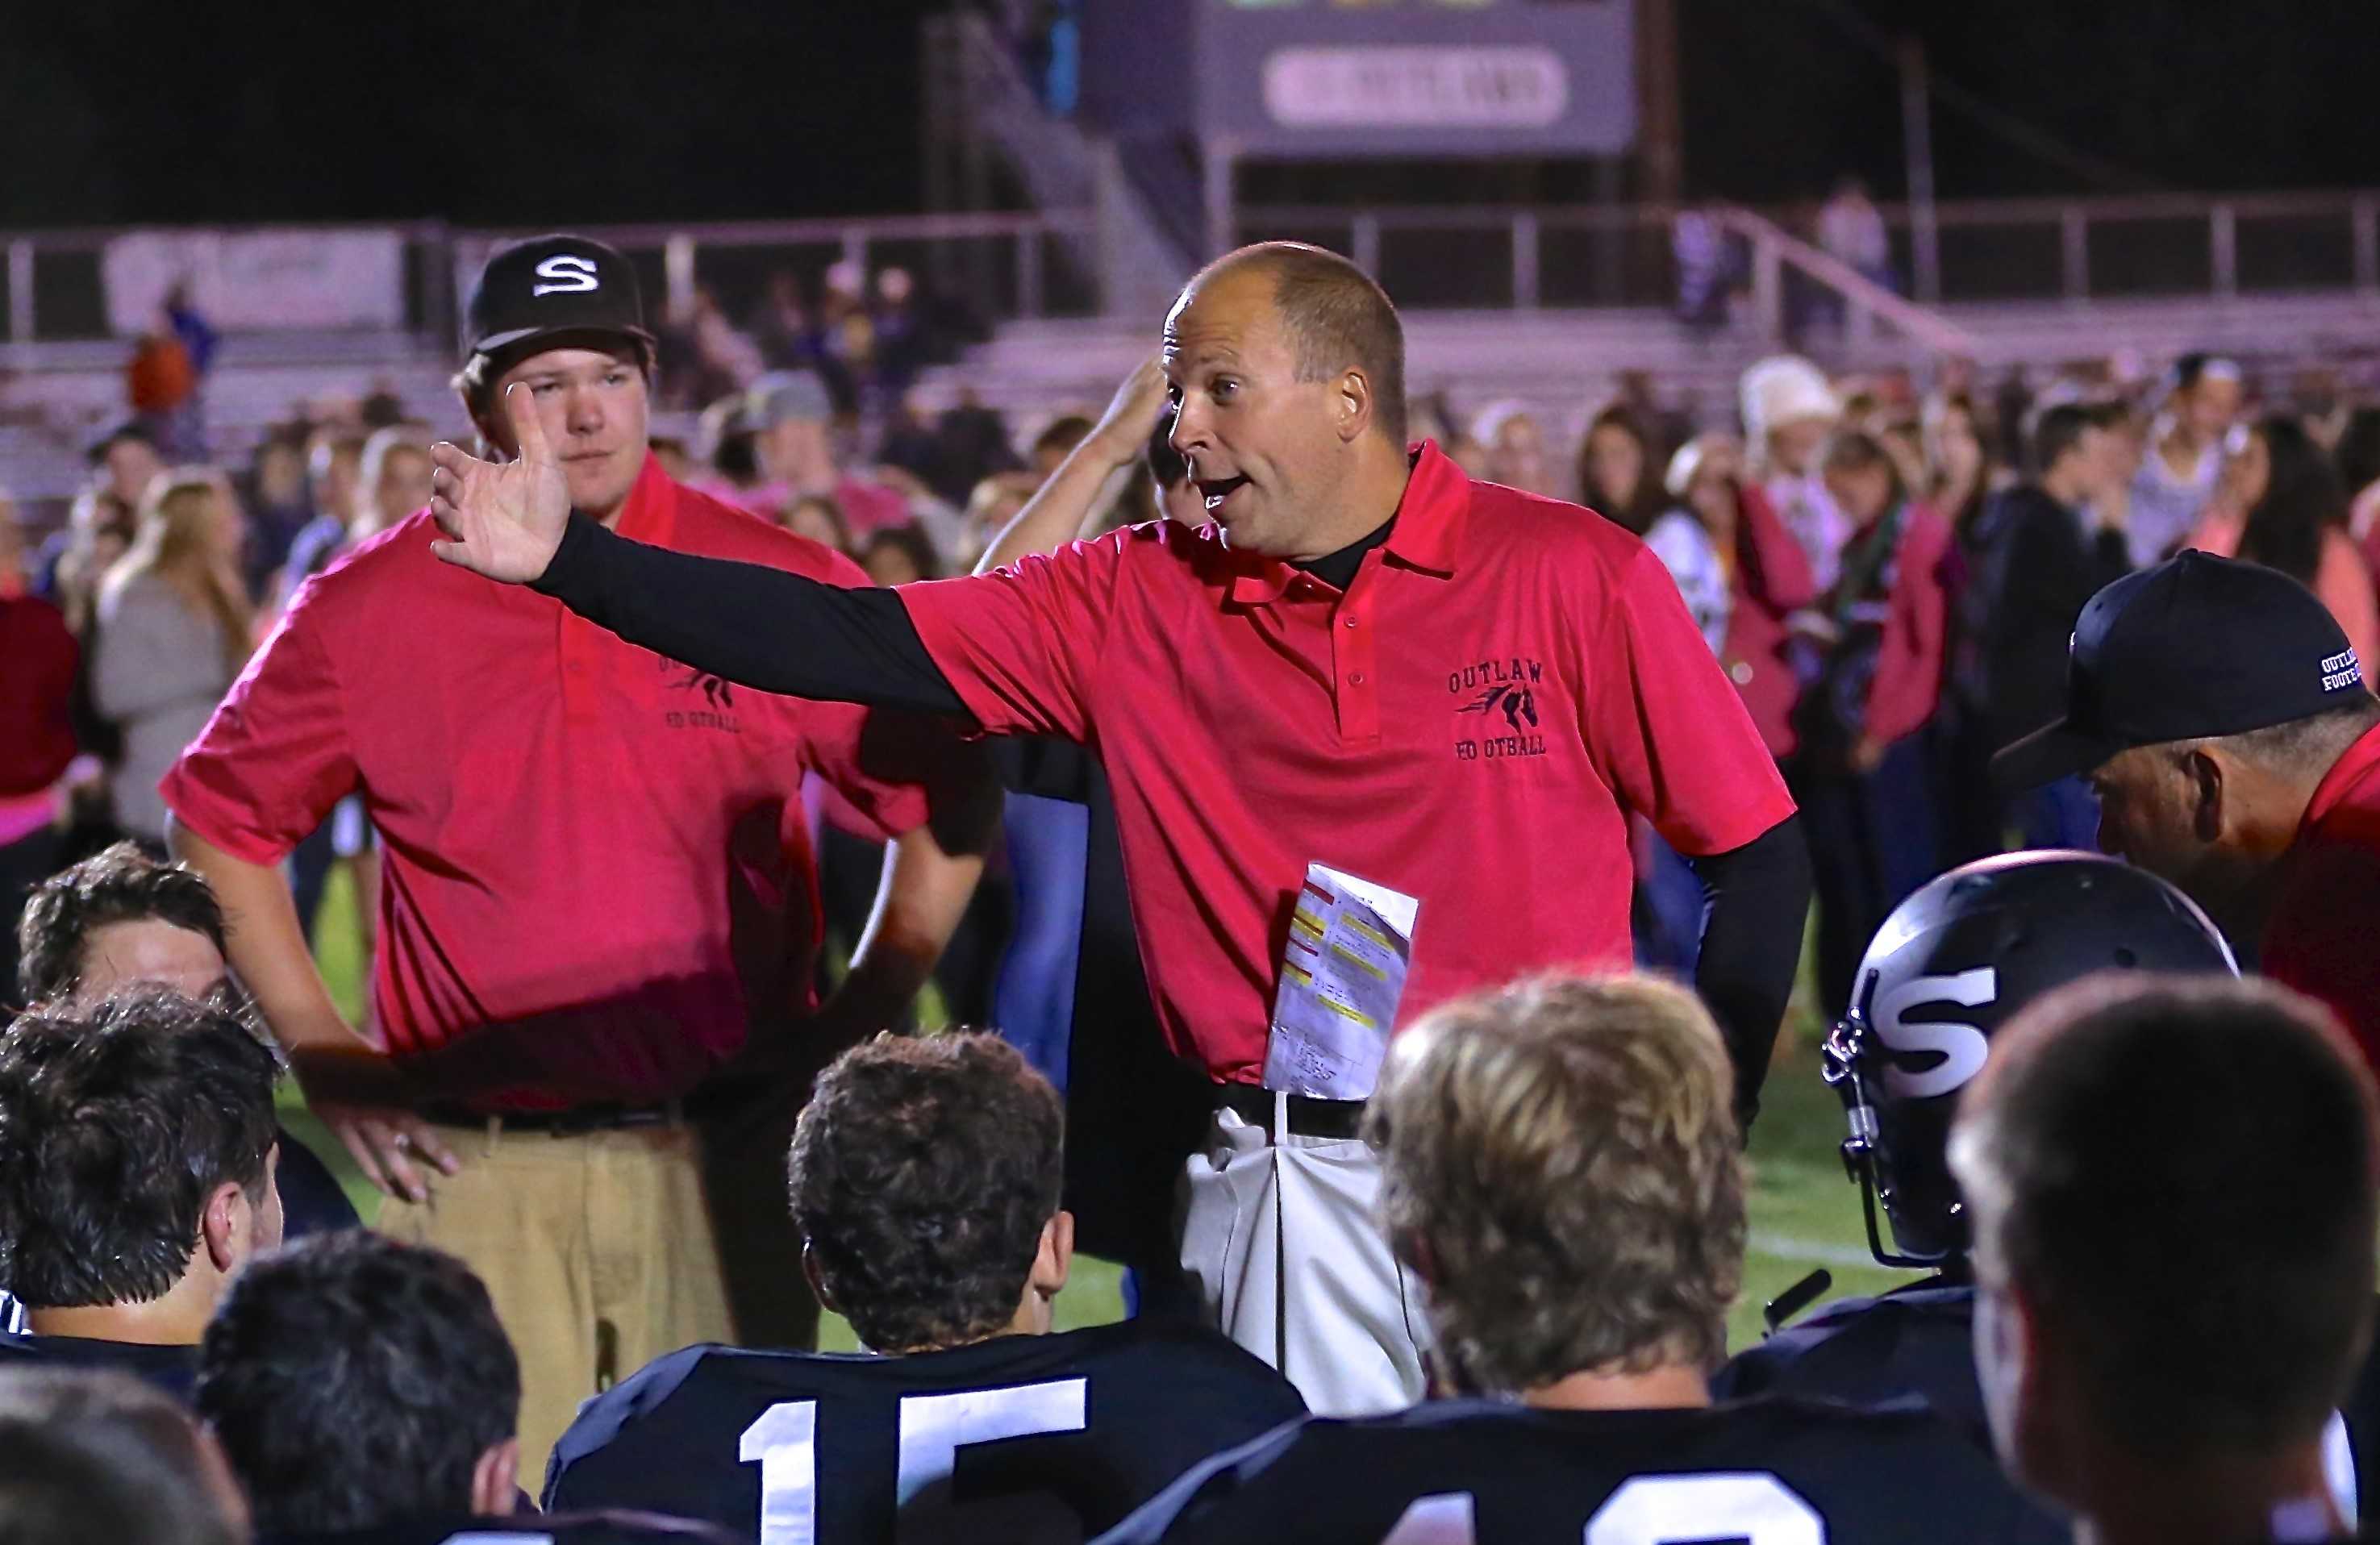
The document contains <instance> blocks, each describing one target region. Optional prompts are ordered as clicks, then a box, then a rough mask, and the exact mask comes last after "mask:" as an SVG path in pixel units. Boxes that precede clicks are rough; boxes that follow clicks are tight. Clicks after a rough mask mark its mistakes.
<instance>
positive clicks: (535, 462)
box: [430, 385, 570, 585]
mask: <svg viewBox="0 0 2380 1545" xmlns="http://www.w3.org/2000/svg"><path fill="white" fill-rule="evenodd" d="M504 416H505V418H506V419H507V420H509V421H510V422H511V424H512V428H513V443H514V444H516V445H517V446H519V447H520V454H519V456H517V457H516V458H515V459H514V460H512V461H509V462H483V461H481V460H480V458H479V457H477V456H474V455H472V454H471V453H469V452H468V451H466V450H464V449H463V448H462V447H461V446H459V445H455V444H453V443H451V442H450V441H443V440H442V441H439V442H438V443H437V444H435V445H433V446H431V448H430V459H431V461H432V462H433V463H435V464H436V466H435V470H433V471H432V472H431V476H430V489H431V499H430V513H431V515H432V516H433V517H435V518H436V520H437V522H438V526H439V529H440V530H442V531H443V532H445V533H446V536H447V537H448V540H446V541H443V542H432V543H431V544H430V550H431V551H432V552H434V553H436V554H437V555H438V556H439V557H441V558H443V559H444V560H445V561H447V562H449V563H460V564H461V565H462V566H463V567H465V568H467V569H469V570H471V571H472V572H473V573H482V574H485V575H487V576H488V577H489V578H490V579H500V580H503V581H504V583H506V584H507V585H526V584H528V582H529V581H530V580H533V579H535V578H537V577H538V575H540V574H541V573H545V566H546V565H547V564H548V563H551V562H552V561H553V553H554V549H556V548H559V547H560V546H562V532H563V528H564V527H565V526H566V525H569V523H570V486H569V484H568V483H567V482H566V481H565V480H564V477H563V475H562V463H561V462H560V461H559V460H557V459H556V458H555V456H554V454H553V447H552V446H550V445H548V444H547V443H546V441H545V425H544V424H543V423H542V422H541V421H540V419H539V417H538V416H537V404H536V402H535V401H534V400H533V399H532V398H531V397H530V395H529V392H528V387H526V386H520V385H515V386H513V387H510V388H508V389H507V390H506V391H505V392H504Z"/></svg>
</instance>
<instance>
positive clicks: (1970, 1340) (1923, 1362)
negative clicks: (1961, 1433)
mask: <svg viewBox="0 0 2380 1545" xmlns="http://www.w3.org/2000/svg"><path fill="white" fill-rule="evenodd" d="M1974 1322H1975V1290H1974V1289H1973V1287H1965V1286H1957V1287H1953V1286H1945V1285H1942V1279H1941V1278H1939V1277H1929V1278H1927V1279H1926V1280H1925V1282H1924V1283H1922V1284H1918V1285H1913V1286H1909V1287H1904V1288H1900V1289H1899V1290H1897V1291H1895V1292H1891V1293H1887V1294H1885V1295H1884V1296H1883V1297H1882V1298H1845V1299H1842V1300H1841V1301H1840V1302H1838V1303H1831V1304H1828V1305H1826V1306H1825V1307H1824V1308H1822V1309H1820V1310H1817V1311H1816V1312H1815V1313H1813V1314H1812V1315H1811V1316H1810V1317H1809V1318H1808V1319H1806V1320H1803V1321H1801V1322H1798V1323H1795V1324H1791V1325H1788V1326H1787V1327H1785V1329H1783V1330H1781V1331H1779V1332H1778V1333H1777V1334H1775V1335H1772V1336H1770V1337H1769V1338H1768V1339H1767V1340H1766V1341H1764V1342H1761V1343H1760V1344H1759V1345H1758V1346H1747V1347H1745V1348H1744V1349H1743V1351H1742V1352H1739V1353H1737V1354H1736V1356H1735V1357H1734V1358H1731V1359H1730V1360H1729V1362H1728V1363H1727V1365H1726V1366H1725V1367H1724V1368H1721V1369H1720V1370H1718V1374H1716V1375H1715V1376H1714V1377H1713V1378H1712V1380H1711V1394H1712V1395H1713V1397H1715V1398H1717V1399H1720V1400H1727V1399H1733V1398H1740V1397H1742V1396H1745V1395H1754V1394H1791V1395H1800V1396H1804V1397H1811V1398H1817V1399H1824V1400H1840V1401H1843V1402H1845V1403H1847V1404H1850V1405H1853V1406H1870V1405H1875V1404H1876V1403H1878V1402H1881V1401H1887V1400H1903V1399H1907V1398H1909V1397H1910V1396H1912V1395H1914V1396H1916V1397H1917V1398H1919V1399H1921V1400H1923V1401H1925V1403H1926V1404H1927V1405H1929V1406H1933V1407H1934V1408H1935V1409H1936V1410H1937V1411H1939V1412H1940V1413H1941V1414H1942V1415H1943V1416H1945V1417H1947V1418H1949V1419H1950V1420H1951V1421H1952V1422H1953V1423H1955V1424H1956V1425H1957V1426H1959V1427H1960V1428H1961V1429H1962V1430H1965V1431H1966V1432H1967V1433H1968V1435H1969V1436H1971V1437H1973V1439H1974V1440H1975V1441H1976V1442H1980V1443H1982V1444H1984V1445H1985V1447H1989V1446H1990V1444H1991V1441H1992V1434H1991V1428H1990V1426H1989V1425H1988V1423H1987V1422H1986V1421H1985V1417H1984V1396H1983V1391H1982V1390H1981V1388H1980V1387H1979V1386H1978V1385H1977V1384H1976V1382H1975V1346H1974V1336H1973V1326H1974Z"/></svg>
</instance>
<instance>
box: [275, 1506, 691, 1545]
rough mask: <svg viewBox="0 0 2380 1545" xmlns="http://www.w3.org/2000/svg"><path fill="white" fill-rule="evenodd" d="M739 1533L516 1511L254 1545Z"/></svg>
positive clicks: (683, 1521) (643, 1541)
mask: <svg viewBox="0 0 2380 1545" xmlns="http://www.w3.org/2000/svg"><path fill="white" fill-rule="evenodd" d="M736 1539H737V1536H735V1535H734V1534H730V1533H728V1532H726V1531H724V1530H722V1529H720V1528H717V1527H713V1526H711V1525H710V1524H703V1523H697V1522H695V1521H694V1520H692V1519H687V1518H665V1517H662V1515H659V1514H653V1513H628V1512H607V1513H577V1514H563V1515H550V1514H542V1513H517V1514H515V1515H512V1516H511V1517H509V1518H469V1517H462V1516H439V1517H424V1518H404V1519H399V1520H398V1521H397V1522H395V1523H394V1524H388V1525H384V1526H383V1527H380V1528H376V1529H356V1530H351V1531H348V1532H345V1533H337V1534H264V1535H260V1536H258V1537H257V1545H735V1542H736Z"/></svg>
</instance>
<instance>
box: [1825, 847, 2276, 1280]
mask: <svg viewBox="0 0 2380 1545" xmlns="http://www.w3.org/2000/svg"><path fill="white" fill-rule="evenodd" d="M2107 970H2131V971H2161V972H2222V973H2224V974H2226V975H2231V976H2237V975H2238V974H2239V972H2240V968H2239V964H2238V962H2237V961H2236V960H2233V959H2232V955H2231V947H2230V946H2229V945H2228V943H2226V942H2225V941H2224V938H2223V935H2222V934H2221V932H2220V931H2218V930H2217V929H2216V926H2215V924H2214V923H2210V922H2208V921H2207V919H2206V914H2205V913H2204V912H2203V911H2199V909H2198V906H2197V904H2196V903H2194V902H2192V900H2191V899H2190V898H2188V897H2187V896H2184V895H2183V894H2182V893H2181V892H2180V891H2179V890H2177V889H2175V888H2174V887H2172V886H2170V885H2168V884H2167V883H2166V882H2165V881H2163V880H2161V879H2158V878H2157V877H2156V876H2155V875H2151V874H2149V873H2148V872H2147V871H2146V870H2143V869H2135V868H2133V867H2132V866H2131V865H2130V864H2128V863H2122V862H2120V861H2119V860H2116V859H2112V858H2104V857H2101V856H2100V855H2098V854H2096V853H2084V852H2071V851H2057V850H2044V851H2034V852H2021V853H2004V854H2001V855H2000V856H1999V857H1997V858H1987V859H1983V860H1981V861H1979V862H1977V863H1970V864H1966V865H1964V866H1962V867H1961V868H1958V869H1953V870H1951V871H1950V872H1949V874H1947V875H1941V876H1940V877H1938V878H1937V879H1935V880H1933V881H1931V882H1930V883H1928V884H1927V885H1925V887H1922V888H1921V889H1919V890H1917V891H1916V892H1915V893H1914V894H1913V895H1912V896H1911V897H1910V898H1909V899H1907V900H1905V901H1903V902H1901V903H1900V906H1898V907H1896V908H1894V909H1893V912H1892V915H1891V916H1890V917H1888V918H1887V919H1886V920H1885V923H1884V926H1883V927H1882V928H1880V929H1878V930H1877V931H1876V937H1875V938H1874V939H1873V940H1871V941H1870V942H1869V944H1868V947H1867V954H1866V955H1865V957H1864V958H1863V959H1862V960H1861V961H1860V967H1859V974H1858V975H1857V976H1856V977H1855V978H1854V979H1853V986H1852V1002H1851V1008H1850V1010H1849V1011H1848V1012H1847V1013H1846V1014H1845V1015H1844V1017H1843V1019H1842V1020H1841V1021H1840V1022H1839V1023H1838V1024H1837V1025H1836V1026H1835V1027H1834V1029H1833V1031H1832V1032H1830V1033H1829V1034H1828V1037H1827V1042H1826V1046H1825V1050H1824V1054H1823V1055H1824V1061H1825V1075H1826V1080H1827V1082H1828V1085H1830V1086H1831V1087H1832V1088H1833V1089H1834V1091H1835V1092H1836V1094H1837V1095H1838V1096H1840V1098H1841V1100H1842V1102H1843V1108H1844V1110H1845V1112H1846V1113H1847V1114H1848V1115H1849V1117H1850V1119H1851V1135H1850V1136H1849V1137H1848V1138H1847V1139H1845V1141H1844V1142H1843V1149H1842V1152H1843V1164H1844V1166H1845V1168H1847V1169H1848V1170H1849V1171H1850V1172H1851V1177H1852V1180H1853V1181H1854V1182H1856V1183H1857V1184H1858V1186H1859V1188H1860V1201H1861V1206H1862V1207H1863V1208H1864V1210H1865V1213H1866V1217H1867V1240H1868V1249H1869V1250H1870V1252H1871V1253H1873V1254H1874V1255H1875V1257H1876V1260H1877V1261H1881V1262H1882V1263H1883V1264H1885V1265H1887V1266H1917V1267H1934V1266H1940V1265H1943V1264H1945V1263H1948V1262H1954V1261H1960V1260H1963V1259H1964V1257H1965V1255H1966V1250H1967V1220H1966V1215H1965V1212H1964V1210H1963V1208H1962V1207H1961V1203H1960V1200H1959V1190H1958V1187H1957V1185H1956V1184H1955V1183H1953V1181H1952V1180H1951V1178H1950V1171H1949V1164H1948V1162H1947V1159H1946V1156H1945V1149H1946V1146H1947V1143H1948V1141H1949V1130H1950V1117H1951V1114H1952V1112H1953V1110H1954V1109H1955V1108H1956V1106H1957V1104H1958V1093H1959V1091H1960V1090H1961V1088H1963V1087H1964V1086H1965V1085H1966V1083H1967V1081H1968V1080H1971V1079H1973V1077H1974V1076H1975V1075H1976V1074H1977V1073H1979V1072H1981V1071H1982V1070H1983V1067H1984V1058H1985V1051H1986V1049H1987V1047H1988V1046H1989V1044H1990V1041H1991V1037H1992V1035H1993V1033H1994V1032H1997V1031H1998V1029H1999V1027H2000V1026H2001V1025H2003V1024H2006V1023H2007V1022H2008V1021H2009V1020H2010V1018H2012V1017H2013V1016H2014V1015H2015V1014H2016V1013H2017V1011H2018V1010H2020V1009H2022V1008H2024V1007H2025V1006H2026V1005H2027V1004H2029V1003H2031V1002H2033V1001H2034V999H2035V998H2037V997H2039V996H2042V995H2043V994H2044V993H2046V992H2049V991H2050V990H2052V989H2053V988H2057V987H2060V986H2063V985H2065V984H2067V983H2070V982H2073V981H2076V980H2078V979H2079V978H2082V977H2084V976H2088V975H2091V974H2092V973H2093V972H2101V971H2107ZM1878 1202H1881V1203H1882V1204H1883V1208H1884V1213H1885V1216H1886V1217H1887V1218H1888V1219H1889V1220H1890V1222H1891V1226H1892V1238H1893V1242H1894V1245H1895V1247H1896V1248H1895V1249H1889V1250H1888V1249H1886V1248H1885V1245H1884V1241H1883V1238H1882V1237H1881V1236H1880V1234H1879V1233H1878V1231H1877V1228H1876V1206H1877V1203H1878Z"/></svg>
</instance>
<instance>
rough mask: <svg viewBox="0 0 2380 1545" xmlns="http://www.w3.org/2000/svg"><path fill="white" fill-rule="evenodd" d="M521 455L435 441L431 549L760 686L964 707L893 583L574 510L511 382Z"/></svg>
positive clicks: (533, 417)
mask: <svg viewBox="0 0 2380 1545" xmlns="http://www.w3.org/2000/svg"><path fill="white" fill-rule="evenodd" d="M504 413H505V415H506V416H508V417H509V418H510V419H511V421H512V427H513V433H514V435H515V436H516V443H517V444H518V445H519V446H520V452H521V453H520V459H519V460H517V461H513V462H502V463H497V462H485V461H481V460H480V458H479V457H477V456H474V455H472V454H471V453H468V452H467V451H465V450H463V449H462V448H461V447H460V446H457V445H453V444H449V443H446V442H443V441H442V442H440V443H439V444H438V445H436V446H434V447H433V448H432V449H431V460H432V462H433V463H434V464H435V470H434V471H433V472H432V474H431V513H433V514H434V515H435V516H436V517H437V521H438V525H439V527H440V529H442V530H443V531H444V532H445V533H446V537H447V539H446V540H445V541H443V542H432V543H431V551H433V552H435V553H436V554H437V555H438V556H439V557H440V558H442V559H443V560H445V561H447V562H449V563H455V564H459V565H460V566H462V567H464V568H467V569H469V570H471V571H472V572H473V573H480V574H485V575H487V576H488V577H489V578H490V579H495V580H502V581H503V582H504V583H505V584H507V585H533V586H535V587H536V588H537V589H539V590H541V591H543V592H544V593H546V594H547V595H550V596H553V597H555V598H557V599H559V600H560V601H561V602H562V603H563V604H564V605H565V606H567V607H569V608H570V610H573V611H576V612H577V613H578V614H579V615H580V616H582V617H585V618H586V619H588V620H589V622H595V623H598V624H600V625H601V626H603V627H606V628H609V629H611V630H612V631H613V633H616V634H619V635H620V636H621V637H622V638H625V639H626V640H628V642H630V643H631V644H641V645H643V646H645V647H646V648H649V649H651V650H653V651H654V652H655V653H657V654H661V655H664V656H666V657H668V658H671V659H674V660H677V661H679V662H681V663H683V664H686V665H690V666H692V667H694V668H695V669H696V670H704V671H709V672H710V673H711V674H713V675H717V676H723V677H725V678H726V679H727V680H729V681H731V682H739V683H741V684H743V685H746V686H749V687H754V688H757V689H759V690H760V691H762V692H777V693H784V694H788V695H791V696H795V697H810V698H820V699H826V700H830V701H835V702H844V703H864V704H868V705H870V706H877V707H887V708H910V709H916V710H920V711H923V712H927V713H945V714H964V713H965V712H966V706H965V704H964V703H962V702H961V701H960V699H959V695H958V694H957V693H956V692H954V691H953V690H952V688H951V683H950V681H949V679H948V678H946V677H945V676H944V675H943V674H942V672H941V669H940V668H939V667H937V666H936V665H935V664H934V661H933V658H932V657H931V656H930V655H929V654H928V653H927V652H926V646H925V645H924V644H923V643H921V642H920V641H919V640H918V637H917V628H916V626H915V625H914V624H913V623H911V622H910V621H909V613H908V610H907V609H906V608H905V607H904V606H903V605H902V604H901V598H900V597H898V596H896V595H894V594H893V593H892V591H890V590H877V589H865V590H847V589H844V588H842V587H841V586H838V585H826V584H822V583H820V581H817V580H812V579H804V578H802V577H801V576H800V575H798V574H790V573H785V572H783V570H780V569H771V568H768V567H765V566H763V565H760V564H757V563H735V562H730V561H726V560H724V559H718V558H698V557H695V556H693V555H691V554H687V553H682V552H670V551H667V550H665V549H661V548H656V547H648V546H646V545H645V544H644V543H641V542H633V541H630V540H628V539H627V538H625V537H618V536H614V535H613V533H612V532H610V531H607V530H605V529H604V528H603V527H602V526H601V525H599V524H598V523H597V522H595V521H592V520H589V519H588V518H587V517H586V516H584V515H574V514H573V513H571V510H570V489H569V485H568V483H567V482H566V481H565V479H564V477H563V472H562V464H561V462H560V461H558V460H557V459H556V458H555V456H554V453H553V447H552V446H550V445H548V444H547V443H546V439H545V430H544V427H543V426H542V425H541V424H540V422H539V420H538V416H537V411H536V409H535V407H534V406H533V405H532V404H531V403H530V401H529V397H528V388H526V387H524V386H518V385H516V386H514V387H513V388H511V389H510V390H509V391H507V392H505V393H504Z"/></svg>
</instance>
